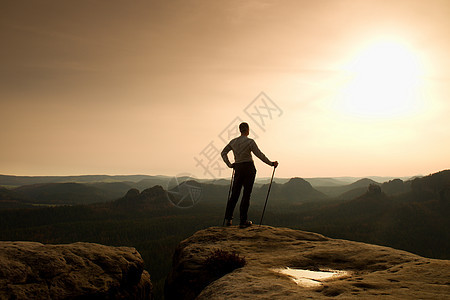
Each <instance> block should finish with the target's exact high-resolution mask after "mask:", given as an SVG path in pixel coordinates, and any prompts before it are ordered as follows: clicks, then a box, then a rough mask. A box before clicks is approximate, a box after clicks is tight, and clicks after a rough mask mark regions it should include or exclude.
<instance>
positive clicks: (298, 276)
mask: <svg viewBox="0 0 450 300" xmlns="http://www.w3.org/2000/svg"><path fill="white" fill-rule="evenodd" d="M272 270H273V271H275V272H278V273H281V274H284V275H287V276H288V277H289V278H291V279H292V280H293V281H294V282H295V283H296V284H298V285H301V286H304V287H317V286H321V285H322V281H323V280H326V279H335V278H339V277H343V276H347V275H349V273H348V272H346V271H339V270H322V271H310V270H302V269H291V268H288V267H286V268H280V269H272Z"/></svg>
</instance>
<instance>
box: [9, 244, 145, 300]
mask: <svg viewBox="0 0 450 300" xmlns="http://www.w3.org/2000/svg"><path fill="white" fill-rule="evenodd" d="M151 289H152V285H151V282H150V275H149V274H148V272H147V271H145V270H144V261H143V260H142V258H141V256H140V254H139V253H138V252H137V251H136V249H134V248H129V247H111V246H104V245H99V244H92V243H74V244H67V245H44V244H40V243H36V242H0V299H75V298H76V299H79V298H81V299H83V298H96V299H122V298H123V299H151Z"/></svg>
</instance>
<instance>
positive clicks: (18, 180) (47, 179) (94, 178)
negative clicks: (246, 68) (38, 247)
mask: <svg viewBox="0 0 450 300" xmlns="http://www.w3.org/2000/svg"><path fill="white" fill-rule="evenodd" d="M164 178H169V177H167V176H149V175H80V176H13V175H0V186H16V187H18V186H22V185H31V184H40V183H65V182H76V183H94V182H121V181H125V182H126V181H131V182H138V181H141V180H144V179H164Z"/></svg>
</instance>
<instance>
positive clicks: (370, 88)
mask: <svg viewBox="0 0 450 300" xmlns="http://www.w3.org/2000/svg"><path fill="white" fill-rule="evenodd" d="M348 69H349V74H350V76H349V80H348V81H347V82H346V84H345V86H344V88H343V90H342V92H341V93H340V96H339V98H340V99H339V101H338V103H337V104H338V108H339V110H341V111H343V112H345V113H346V114H351V115H357V116H360V117H374V118H392V117H398V116H402V115H405V114H409V113H411V112H413V111H415V110H416V109H417V108H418V105H419V102H418V101H419V98H420V84H421V82H420V81H421V80H420V79H421V70H420V64H419V60H418V58H417V56H416V55H415V54H414V52H413V51H412V50H411V49H410V48H408V47H407V46H406V45H405V44H403V43H400V42H397V41H393V40H382V41H377V42H374V43H372V44H371V45H369V46H368V47H366V48H365V49H364V50H362V51H361V53H360V54H359V55H357V56H356V59H354V60H353V61H352V62H351V63H350V65H349V68H348Z"/></svg>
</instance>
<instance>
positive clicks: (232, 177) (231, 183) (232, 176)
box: [222, 168, 234, 226]
mask: <svg viewBox="0 0 450 300" xmlns="http://www.w3.org/2000/svg"><path fill="white" fill-rule="evenodd" d="M233 179H234V168H233V174H232V175H231V182H230V189H229V190H228V199H227V206H228V201H230V194H231V189H232V187H233ZM226 213H227V210H226V208H225V216H224V217H223V223H222V226H225V218H226V217H227V216H226Z"/></svg>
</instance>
